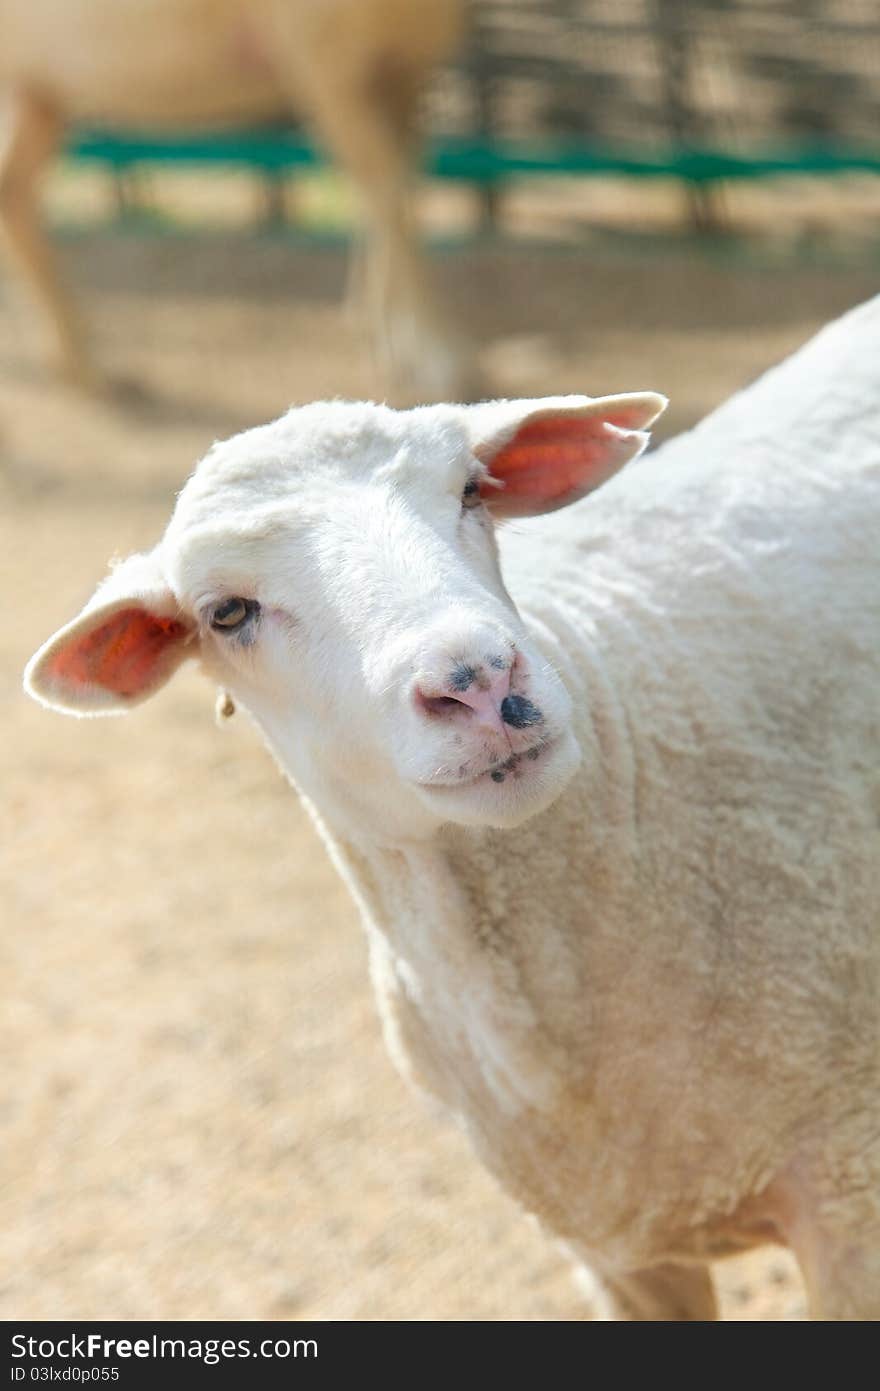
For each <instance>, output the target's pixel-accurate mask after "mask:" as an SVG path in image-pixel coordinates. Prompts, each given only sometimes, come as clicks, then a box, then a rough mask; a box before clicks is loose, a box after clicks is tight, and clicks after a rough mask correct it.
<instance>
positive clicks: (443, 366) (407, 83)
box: [0, 0, 472, 400]
mask: <svg viewBox="0 0 880 1391" xmlns="http://www.w3.org/2000/svg"><path fill="white" fill-rule="evenodd" d="M463 14H464V0H431V3H430V4H422V3H419V0H249V2H248V4H247V5H243V4H242V0H127V3H126V4H124V5H120V4H119V3H118V0H0V96H2V95H3V91H4V89H5V90H6V92H7V94H8V98H9V100H8V103H7V109H6V111H5V112H3V113H0V114H5V117H6V120H5V123H4V124H3V125H2V126H0V232H2V233H5V240H6V242H7V244H8V247H9V250H10V252H11V253H12V256H13V259H14V261H15V262H16V264H17V266H18V268H19V270H20V272H21V274H22V275H23V277H24V278H25V280H26V281H27V282H28V283H29V284H30V286H31V288H32V290H33V293H34V296H35V298H36V301H37V303H38V304H39V305H40V306H41V307H42V309H43V311H44V312H45V315H46V317H47V319H48V322H49V325H50V327H51V330H52V334H53V337H54V339H55V341H56V343H57V346H58V352H59V361H60V365H61V367H62V370H63V371H64V373H65V375H66V376H67V377H68V378H69V379H71V380H73V381H75V382H76V383H78V384H80V385H85V386H93V385H95V384H96V383H99V382H100V377H99V375H98V374H97V373H96V370H95V368H94V366H93V364H92V362H91V361H90V359H89V356H88V353H87V352H86V348H85V344H84V338H83V334H82V331H81V328H80V325H79V321H78V316H77V315H76V312H75V310H74V308H73V305H72V304H71V302H70V300H69V298H68V296H67V294H66V292H65V290H64V288H63V286H62V284H61V282H60V281H59V279H58V276H57V273H56V270H55V266H54V263H53V259H52V256H51V253H50V249H49V246H48V243H47V242H46V238H45V235H44V233H43V231H42V227H41V222H40V214H39V205H38V185H39V181H40V177H41V175H42V174H43V172H44V170H45V168H46V166H47V164H48V163H49V161H50V160H51V159H52V158H53V156H54V155H55V154H56V153H57V151H58V150H59V148H60V147H61V145H62V143H63V140H64V137H65V134H66V132H67V130H68V129H69V127H70V126H71V125H73V124H75V123H82V122H89V123H91V124H99V125H104V126H120V125H122V126H125V127H128V128H135V129H137V128H144V127H146V128H149V129H150V130H156V129H163V128H164V129H172V130H173V129H174V128H175V127H179V126H182V125H185V126H198V127H203V126H204V127H210V126H212V125H215V126H216V125H218V124H219V125H223V124H225V125H230V124H239V125H253V124H254V123H257V122H266V121H270V120H279V119H285V118H288V119H289V117H290V116H291V114H292V113H299V114H301V115H303V116H305V117H306V118H307V119H309V120H310V121H311V123H312V124H313V126H314V129H315V131H316V133H317V136H318V139H319V141H320V142H321V143H322V144H323V145H324V146H325V147H326V149H327V150H328V151H329V152H330V153H331V154H332V155H333V156H334V158H335V159H337V160H338V161H339V163H340V164H341V165H342V167H343V168H344V169H345V170H346V171H347V173H348V174H349V175H350V176H351V178H352V180H353V181H354V183H355V185H356V187H357V190H358V192H359V195H360V197H361V201H362V204H363V211H364V215H365V220H366V229H367V243H366V255H365V258H364V267H363V272H364V273H363V289H364V291H365V294H366V298H367V308H368V311H369V315H370V320H371V324H372V328H373V331H374V335H375V338H376V345H377V348H378V349H379V351H380V354H381V356H382V359H383V362H384V363H385V366H386V370H387V372H388V375H389V378H390V380H391V382H392V383H393V384H394V386H395V389H396V390H397V391H398V392H400V393H401V394H402V395H404V396H406V397H408V398H412V399H419V400H426V399H429V400H437V399H438V398H439V399H442V398H443V397H444V396H447V395H449V394H450V393H451V394H459V392H462V391H466V390H471V389H472V369H471V367H470V365H469V363H468V358H467V354H466V352H465V350H464V347H463V344H462V343H461V342H460V341H459V340H458V336H457V335H456V334H455V333H453V332H450V330H449V329H448V328H447V326H446V325H445V324H444V322H443V320H442V317H441V315H440V313H439V311H438V309H437V307H436V306H435V305H434V304H433V303H432V300H431V297H430V295H429V293H428V290H427V287H426V285H425V283H424V279H425V277H424V272H423V267H422V261H421V256H420V254H419V249H418V240H417V235H416V231H415V228H414V225H413V220H412V213H411V208H410V199H409V189H408V185H409V182H410V176H411V173H412V164H413V156H414V130H415V117H416V109H417V105H418V101H419V97H420V95H421V92H422V90H423V88H424V86H425V84H426V81H427V78H428V75H429V73H430V71H431V69H432V68H433V67H434V65H435V64H437V63H439V62H442V61H443V60H445V59H446V58H448V57H449V56H450V54H451V53H452V52H453V50H454V48H455V46H456V44H457V42H458V40H459V38H460V34H461V29H462V22H463Z"/></svg>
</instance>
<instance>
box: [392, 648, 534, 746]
mask: <svg viewBox="0 0 880 1391" xmlns="http://www.w3.org/2000/svg"><path fill="white" fill-rule="evenodd" d="M512 666H513V660H511V659H510V658H504V659H503V660H502V659H501V658H498V659H495V660H494V661H493V662H492V664H491V665H489V664H488V663H487V664H485V665H484V664H483V663H470V662H458V663H457V664H456V665H455V666H454V667H453V668H452V669H451V670H450V672H449V673H448V675H447V676H446V678H445V679H444V680H443V681H442V682H440V683H435V682H433V681H430V680H424V681H418V682H417V683H416V687H415V702H416V706H417V707H418V709H419V710H421V712H422V713H423V714H424V715H427V716H429V717H430V718H432V719H435V720H436V719H440V720H463V721H466V722H467V723H468V724H469V725H473V724H477V725H479V726H482V727H483V728H486V729H490V730H493V731H495V732H497V733H503V732H504V726H505V724H516V713H517V708H518V702H519V701H520V700H521V697H518V696H511V694H510V673H511V668H512ZM508 716H513V718H508Z"/></svg>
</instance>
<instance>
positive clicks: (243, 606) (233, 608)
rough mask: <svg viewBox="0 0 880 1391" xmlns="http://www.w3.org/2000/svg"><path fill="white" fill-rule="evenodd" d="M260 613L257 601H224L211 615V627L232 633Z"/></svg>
mask: <svg viewBox="0 0 880 1391" xmlns="http://www.w3.org/2000/svg"><path fill="white" fill-rule="evenodd" d="M259 611H260V606H259V604H258V603H257V601H256V599H241V598H238V597H236V598H234V599H224V600H223V602H222V604H218V605H217V607H216V608H215V610H214V612H213V613H212V614H211V627H212V628H217V629H219V630H221V631H222V632H224V633H230V632H233V631H234V630H235V629H236V628H241V627H243V625H244V624H245V623H247V621H248V619H249V618H253V617H254V616H255V615H256V614H258V613H259Z"/></svg>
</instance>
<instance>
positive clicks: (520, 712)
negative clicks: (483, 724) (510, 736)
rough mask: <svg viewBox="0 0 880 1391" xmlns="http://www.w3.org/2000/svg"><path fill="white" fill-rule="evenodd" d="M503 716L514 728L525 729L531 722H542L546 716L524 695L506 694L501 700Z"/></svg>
mask: <svg viewBox="0 0 880 1391" xmlns="http://www.w3.org/2000/svg"><path fill="white" fill-rule="evenodd" d="M500 708H501V718H502V720H503V721H504V723H505V724H509V725H510V726H511V728H512V729H525V728H526V727H527V726H528V725H530V724H540V723H541V721H542V720H543V718H544V716H543V715H542V714H541V711H540V710H539V709H538V707H537V705H533V704H532V702H531V701H530V700H528V699H527V698H526V697H525V696H522V695H509V696H505V697H504V699H503V700H502V702H501V707H500Z"/></svg>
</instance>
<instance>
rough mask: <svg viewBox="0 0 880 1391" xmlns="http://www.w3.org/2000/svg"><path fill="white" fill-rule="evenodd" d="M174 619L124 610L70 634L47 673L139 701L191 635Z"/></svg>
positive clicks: (59, 680)
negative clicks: (99, 622) (183, 641)
mask: <svg viewBox="0 0 880 1391" xmlns="http://www.w3.org/2000/svg"><path fill="white" fill-rule="evenodd" d="M187 631H188V630H187V628H186V627H185V626H184V624H183V623H181V622H179V620H178V619H176V618H161V617H159V616H158V615H157V614H154V613H147V612H146V610H145V609H138V608H130V609H121V610H119V611H118V612H117V613H113V614H111V615H110V617H109V618H107V619H106V620H105V621H104V622H103V623H102V624H100V626H99V627H96V628H92V629H91V630H90V631H86V632H84V633H81V634H80V635H79V636H77V635H76V634H74V635H72V636H71V638H70V641H69V642H68V643H66V644H65V645H63V646H61V647H59V648H56V650H55V651H54V652H53V653H51V654H50V656H49V658H48V661H47V664H46V667H45V674H46V676H47V677H48V678H49V679H50V680H51V681H54V682H56V683H57V684H58V685H59V686H65V687H81V688H82V687H91V686H100V687H101V688H102V689H103V690H105V691H109V692H111V693H112V694H113V695H116V696H119V697H121V698H122V699H123V700H131V699H137V698H138V697H141V696H144V695H146V694H147V692H148V691H150V690H152V689H153V688H154V687H155V686H156V685H157V684H158V682H159V681H160V680H161V679H162V678H163V676H164V675H166V674H167V666H168V661H169V658H170V657H172V656H176V654H173V653H172V651H171V649H173V648H174V646H175V644H177V643H180V642H181V641H182V640H183V638H185V637H186V635H187Z"/></svg>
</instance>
